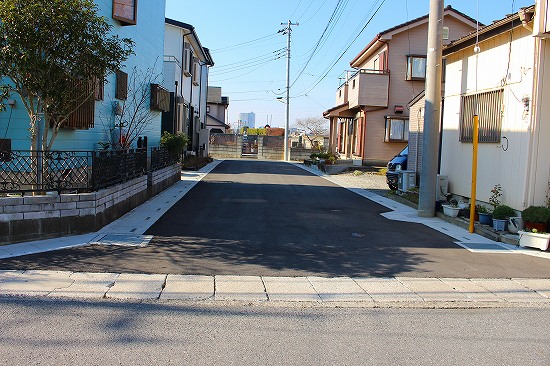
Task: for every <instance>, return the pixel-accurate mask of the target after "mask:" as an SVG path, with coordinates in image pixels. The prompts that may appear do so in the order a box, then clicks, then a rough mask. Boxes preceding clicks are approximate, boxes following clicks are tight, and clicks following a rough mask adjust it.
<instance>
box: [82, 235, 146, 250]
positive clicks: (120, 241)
mask: <svg viewBox="0 0 550 366" xmlns="http://www.w3.org/2000/svg"><path fill="white" fill-rule="evenodd" d="M151 239H153V235H127V234H109V235H105V236H104V237H102V238H101V239H99V240H97V241H94V242H91V243H90V244H95V245H116V246H123V247H145V246H147V245H148V244H149V242H150V241H151Z"/></svg>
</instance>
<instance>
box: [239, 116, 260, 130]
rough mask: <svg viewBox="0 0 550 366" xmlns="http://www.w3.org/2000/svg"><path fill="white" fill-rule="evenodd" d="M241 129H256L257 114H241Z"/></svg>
mask: <svg viewBox="0 0 550 366" xmlns="http://www.w3.org/2000/svg"><path fill="white" fill-rule="evenodd" d="M238 122H239V129H240V128H241V127H244V126H246V127H250V128H256V114H255V113H254V112H250V113H239V121H238Z"/></svg>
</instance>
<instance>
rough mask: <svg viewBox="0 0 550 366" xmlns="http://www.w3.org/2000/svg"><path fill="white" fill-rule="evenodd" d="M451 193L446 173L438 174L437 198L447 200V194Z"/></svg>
mask: <svg viewBox="0 0 550 366" xmlns="http://www.w3.org/2000/svg"><path fill="white" fill-rule="evenodd" d="M448 194H449V181H448V180H447V176H446V175H440V174H438V175H437V192H436V196H437V200H438V201H446V200H447V195H448Z"/></svg>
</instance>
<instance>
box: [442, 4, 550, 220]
mask: <svg viewBox="0 0 550 366" xmlns="http://www.w3.org/2000/svg"><path fill="white" fill-rule="evenodd" d="M547 16H548V0H545V1H540V2H539V4H537V5H536V6H535V5H533V6H531V7H528V8H523V9H521V10H520V11H519V13H517V14H511V15H508V16H506V17H505V18H503V19H501V20H498V21H495V22H494V23H492V24H491V25H488V26H486V27H483V28H481V29H480V30H479V33H475V32H474V33H472V34H470V35H467V36H465V37H462V38H460V39H458V40H456V41H454V42H452V43H451V44H449V45H448V46H447V47H446V48H445V49H444V51H443V54H444V57H445V58H446V65H447V66H446V76H445V77H446V86H445V98H444V115H443V125H442V152H441V174H442V175H446V176H447V177H448V181H449V190H450V192H452V193H453V194H456V195H460V196H464V197H469V196H470V192H471V171H472V150H473V149H472V134H473V115H474V113H476V111H477V114H478V116H479V128H480V132H479V141H480V143H479V157H478V172H477V198H478V200H479V201H482V202H488V201H489V197H490V194H491V189H492V188H493V187H494V186H495V185H496V184H500V185H501V186H502V193H503V196H502V203H504V204H507V205H509V206H511V207H513V208H514V209H517V210H522V209H524V208H525V207H527V206H530V205H546V204H547V202H548V194H549V193H548V190H549V182H550V144H549V143H548V141H550V104H549V103H545V102H544V101H545V100H546V101H547V100H548V99H549V98H550V73H549V72H547V70H550V44H549V43H548V42H547V40H546V38H547V37H548V36H549V35H550V33H549V32H550V26H549V25H548V24H547V22H546V19H547ZM476 40H478V42H477V43H476ZM545 71H546V72H545Z"/></svg>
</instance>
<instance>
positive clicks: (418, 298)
mask: <svg viewBox="0 0 550 366" xmlns="http://www.w3.org/2000/svg"><path fill="white" fill-rule="evenodd" d="M0 296H21V297H32V298H56V299H58V298H64V299H79V300H83V299H87V300H101V299H107V300H113V301H116V300H126V301H128V300H130V301H169V300H179V301H195V302H196V301H199V302H227V301H230V302H245V303H252V304H254V303H257V304H259V303H272V304H287V303H295V304H297V303H308V304H324V305H328V306H340V305H341V304H348V305H352V304H355V305H356V306H357V305H360V306H368V307H376V306H393V307H402V306H405V307H408V306H415V307H434V306H437V307H468V308H477V307H502V306H550V278H548V279H540V278H536V279H535V278H513V279H495V278H477V279H475V278H474V279H465V278H411V277H389V278H374V277H372V278H353V277H337V278H322V277H269V276H226V275H220V276H194V275H171V274H152V275H150V274H128V273H122V274H117V273H82V272H69V271H0Z"/></svg>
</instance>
